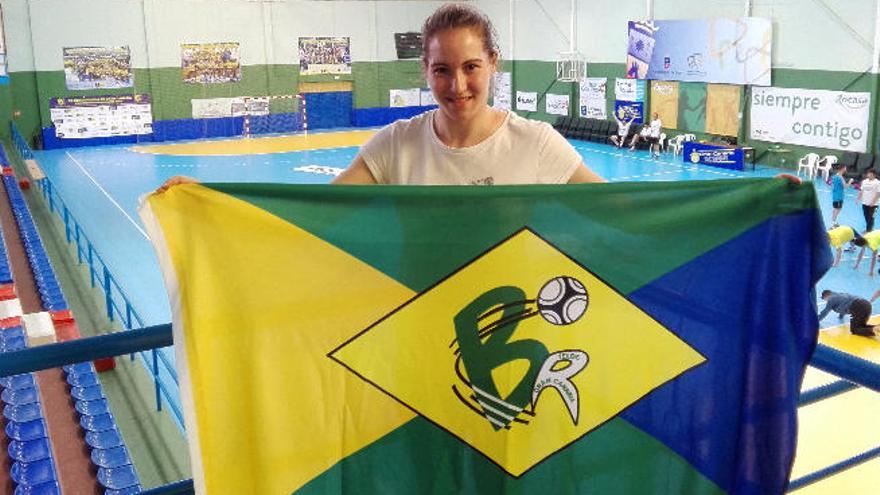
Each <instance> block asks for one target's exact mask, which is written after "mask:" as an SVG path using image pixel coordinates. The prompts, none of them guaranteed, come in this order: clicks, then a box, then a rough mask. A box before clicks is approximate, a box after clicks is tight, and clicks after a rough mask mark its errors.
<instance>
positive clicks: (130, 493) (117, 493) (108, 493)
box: [104, 485, 143, 495]
mask: <svg viewBox="0 0 880 495" xmlns="http://www.w3.org/2000/svg"><path fill="white" fill-rule="evenodd" d="M141 491H143V488H141V485H134V486H129V487H127V488H123V489H121V490H105V491H104V495H134V494H136V493H140V492H141Z"/></svg>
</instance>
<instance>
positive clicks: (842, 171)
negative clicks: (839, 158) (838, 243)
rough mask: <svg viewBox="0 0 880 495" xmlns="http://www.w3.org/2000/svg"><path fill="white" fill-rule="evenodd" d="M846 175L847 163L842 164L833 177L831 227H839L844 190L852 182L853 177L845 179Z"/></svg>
mask: <svg viewBox="0 0 880 495" xmlns="http://www.w3.org/2000/svg"><path fill="white" fill-rule="evenodd" d="M844 175H846V165H841V166H840V167H838V168H837V170H836V171H835V172H834V176H832V177H831V208H832V210H831V228H834V227H837V226H838V223H837V216H838V215H840V210H842V209H843V191H844V189H846V188H847V187H849V186H850V184H852V179H850V180H849V181H845V180H844V178H843V177H844Z"/></svg>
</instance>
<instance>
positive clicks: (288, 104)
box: [240, 93, 309, 138]
mask: <svg viewBox="0 0 880 495" xmlns="http://www.w3.org/2000/svg"><path fill="white" fill-rule="evenodd" d="M240 115H242V116H243V117H244V122H243V129H242V134H243V135H244V137H245V138H249V137H251V136H253V135H255V134H271V133H291V132H297V131H299V130H301V131H302V132H303V133H304V134H307V133H308V131H309V120H308V110H307V105H306V95H305V94H302V93H300V94H291V95H267V96H246V97H244V98H243V108H242V109H240Z"/></svg>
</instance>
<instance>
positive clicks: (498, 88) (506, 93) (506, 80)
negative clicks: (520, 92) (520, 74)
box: [492, 72, 512, 110]
mask: <svg viewBox="0 0 880 495" xmlns="http://www.w3.org/2000/svg"><path fill="white" fill-rule="evenodd" d="M510 81H511V80H510V72H496V73H495V76H494V79H493V81H492V83H493V85H494V88H495V90H494V92H493V99H492V106H493V107H495V108H500V109H502V110H510V109H511V106H510V91H511V87H512V84H511V82H510Z"/></svg>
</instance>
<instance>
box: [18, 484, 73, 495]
mask: <svg viewBox="0 0 880 495" xmlns="http://www.w3.org/2000/svg"><path fill="white" fill-rule="evenodd" d="M13 495H61V487H60V486H58V482H57V481H49V482H47V483H40V484H39V485H19V486H18V488H16V489H15V492H14V493H13Z"/></svg>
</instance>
